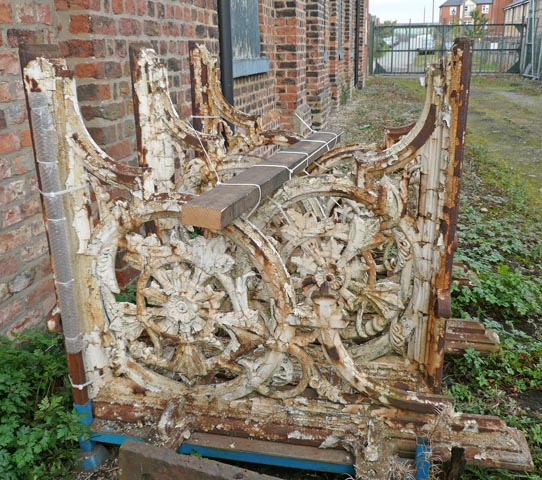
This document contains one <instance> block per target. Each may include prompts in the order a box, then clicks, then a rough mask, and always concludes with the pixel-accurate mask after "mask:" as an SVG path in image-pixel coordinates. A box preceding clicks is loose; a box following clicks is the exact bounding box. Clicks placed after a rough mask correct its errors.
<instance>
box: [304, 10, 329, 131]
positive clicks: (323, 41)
mask: <svg viewBox="0 0 542 480" xmlns="http://www.w3.org/2000/svg"><path fill="white" fill-rule="evenodd" d="M329 3H330V2H329V0H325V1H321V0H309V1H308V2H307V33H306V36H307V56H306V62H307V63H306V70H307V72H306V76H307V93H308V102H309V105H310V108H311V113H312V123H313V126H314V127H315V128H318V127H321V126H322V125H323V124H325V122H326V120H327V118H328V116H329V112H330V109H331V93H330V81H329V70H328V63H329V51H328V50H329V33H330V28H329V22H328V21H327V17H328V15H329Z"/></svg>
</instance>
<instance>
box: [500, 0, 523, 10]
mask: <svg viewBox="0 0 542 480" xmlns="http://www.w3.org/2000/svg"><path fill="white" fill-rule="evenodd" d="M527 3H529V0H514V1H513V2H512V3H511V4H510V5H506V7H504V8H503V10H509V9H510V8H514V7H519V6H520V5H526V4H527Z"/></svg>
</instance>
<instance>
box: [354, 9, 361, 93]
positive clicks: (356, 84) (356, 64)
mask: <svg viewBox="0 0 542 480" xmlns="http://www.w3.org/2000/svg"><path fill="white" fill-rule="evenodd" d="M355 28H356V33H355V35H354V44H355V45H356V49H355V50H354V87H356V88H360V84H359V48H360V44H359V42H360V34H359V29H360V28H361V0H356V27H355Z"/></svg>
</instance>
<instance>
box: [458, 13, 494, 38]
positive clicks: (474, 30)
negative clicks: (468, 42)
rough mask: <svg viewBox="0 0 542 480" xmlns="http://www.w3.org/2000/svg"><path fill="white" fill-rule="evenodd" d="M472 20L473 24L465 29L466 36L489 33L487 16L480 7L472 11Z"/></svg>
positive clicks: (475, 36) (472, 36) (471, 36)
mask: <svg viewBox="0 0 542 480" xmlns="http://www.w3.org/2000/svg"><path fill="white" fill-rule="evenodd" d="M471 20H472V25H469V26H468V27H466V28H465V30H464V35H465V36H467V37H470V38H480V37H481V36H482V35H484V33H485V34H488V33H489V32H487V17H486V16H485V15H484V14H483V13H482V12H480V10H479V9H478V8H475V9H474V10H473V11H472V14H471ZM484 31H485V32H484Z"/></svg>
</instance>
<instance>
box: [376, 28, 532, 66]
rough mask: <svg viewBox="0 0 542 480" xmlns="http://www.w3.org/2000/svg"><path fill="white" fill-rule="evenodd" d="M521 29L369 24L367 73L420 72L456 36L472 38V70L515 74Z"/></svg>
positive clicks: (521, 42) (522, 33)
mask: <svg viewBox="0 0 542 480" xmlns="http://www.w3.org/2000/svg"><path fill="white" fill-rule="evenodd" d="M524 29H525V27H524V25H522V24H485V25H433V24H407V25H397V24H396V25H385V26H375V25H374V24H373V25H372V26H371V31H370V44H369V52H370V53H369V73H370V74H371V75H385V74H390V75H408V74H423V73H425V68H426V65H427V64H428V63H432V62H435V61H437V60H438V59H439V58H441V57H442V55H443V54H444V53H445V52H446V51H447V50H449V49H450V48H451V46H452V45H453V42H454V39H455V38H457V37H469V38H472V40H473V45H474V51H473V65H472V72H473V73H519V72H520V61H521V58H522V54H521V52H522V48H523V46H524V40H525V38H524V37H525V35H524Z"/></svg>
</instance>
